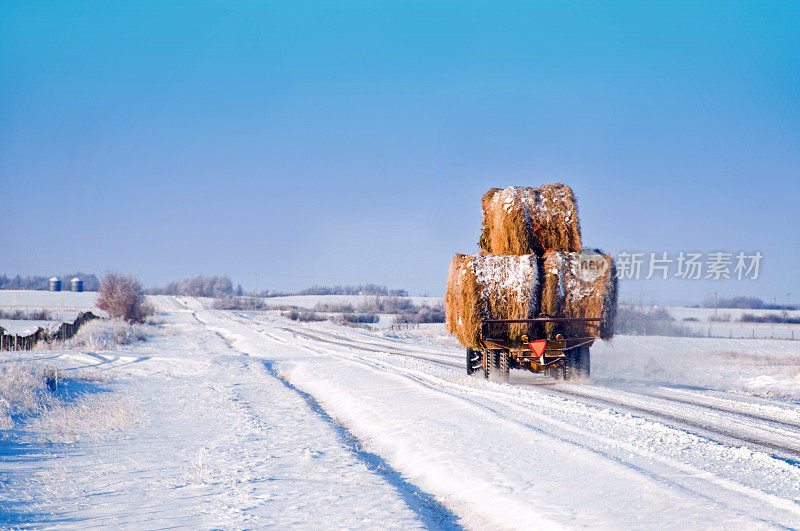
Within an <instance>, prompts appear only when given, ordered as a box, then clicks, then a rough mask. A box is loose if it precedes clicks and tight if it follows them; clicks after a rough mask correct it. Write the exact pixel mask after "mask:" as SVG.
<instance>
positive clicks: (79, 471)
mask: <svg viewBox="0 0 800 531" xmlns="http://www.w3.org/2000/svg"><path fill="white" fill-rule="evenodd" d="M154 300H156V302H157V303H158V304H159V306H160V310H161V311H162V312H163V315H162V316H161V317H160V318H161V319H162V320H163V321H164V324H162V325H161V326H160V331H159V332H158V333H157V334H156V335H154V336H153V337H152V338H151V339H150V340H149V341H147V342H145V343H141V344H135V345H131V346H128V347H125V348H123V349H121V350H118V351H100V352H81V351H45V352H35V351H34V352H21V353H13V354H9V356H8V357H6V358H5V359H4V362H5V363H13V362H14V360H15V359H34V358H35V359H39V360H40V361H41V362H42V363H47V364H49V365H53V366H56V367H59V368H60V370H61V374H69V373H79V374H80V375H81V377H82V378H83V380H82V381H80V382H78V381H75V382H69V381H68V384H67V387H68V388H69V386H78V387H79V389H80V390H83V391H87V392H88V393H89V395H88V396H89V397H93V396H99V397H114V398H115V399H117V400H121V401H122V403H123V404H127V406H126V407H127V408H128V411H129V412H130V415H131V416H132V417H133V418H134V422H132V423H130V425H126V426H120V425H115V424H113V423H112V424H111V425H110V426H111V427H112V428H114V429H102V426H103V424H102V423H94V424H92V426H94V428H93V429H91V430H87V429H84V428H82V426H81V425H80V423H77V425H76V426H75V427H73V428H72V429H67V430H66V431H67V432H69V433H70V434H72V436H71V437H69V438H67V439H66V442H65V439H64V438H55V441H53V437H52V433H51V432H52V430H53V428H52V423H41V422H40V423H36V422H33V421H26V422H24V423H23V424H22V427H19V426H18V427H17V428H15V429H13V430H6V431H5V432H3V439H2V447H3V451H2V452H0V483H2V485H3V488H2V489H0V510H1V511H2V513H0V514H2V522H0V523H2V524H4V525H6V526H14V525H41V526H52V525H58V526H64V527H73V528H85V527H88V526H107V527H110V526H119V527H128V528H130V527H135V528H154V527H190V528H198V527H199V528H236V529H239V528H254V527H264V526H267V525H275V526H280V527H287V526H304V527H314V528H322V527H324V528H340V527H347V528H376V527H381V528H384V527H428V528H431V527H432V528H454V527H460V526H464V527H469V528H532V527H535V528H558V527H595V528H621V527H625V528H649V529H653V528H658V529H661V528H665V527H667V528H670V527H671V528H723V527H724V528H740V529H744V528H747V529H751V528H767V527H789V528H797V527H800V437H798V430H799V429H800V370H798V369H797V367H799V366H800V342H792V341H771V340H735V339H730V340H728V339H726V340H719V339H705V338H665V337H631V336H618V337H617V338H616V339H615V340H614V341H613V343H611V344H605V343H602V344H597V345H595V347H594V348H593V349H592V356H593V377H592V380H591V381H590V382H584V383H582V384H578V383H561V384H556V383H555V382H553V381H552V380H550V379H548V378H546V377H542V376H537V375H529V374H526V373H518V372H516V371H515V372H514V373H513V374H512V379H511V382H510V383H509V384H500V383H494V382H487V381H485V380H483V379H482V378H480V377H477V376H474V377H469V376H467V375H466V374H465V371H464V369H463V351H462V350H461V348H460V347H459V346H458V345H457V343H456V342H455V341H454V340H453V339H452V338H451V337H449V336H447V334H446V333H445V332H444V330H443V327H442V326H441V325H432V326H426V327H424V328H421V329H418V330H409V331H390V330H380V331H367V330H361V329H352V328H347V327H339V326H336V325H334V324H332V323H330V322H322V323H298V322H294V321H289V320H287V319H284V318H283V317H281V316H280V314H279V312H242V311H233V312H228V311H216V310H208V309H204V306H205V305H204V304H203V303H202V302H199V301H192V300H184V299H183V298H180V299H173V298H170V297H160V298H156V299H154ZM187 302H188V304H186V303H187ZM97 377H102V379H101V380H100V381H97ZM82 399H86V397H84V398H74V400H82ZM98 415H102V411H100V412H98ZM97 426H100V428H98V427H97ZM62 431H64V429H63V427H62ZM72 441H75V442H72Z"/></svg>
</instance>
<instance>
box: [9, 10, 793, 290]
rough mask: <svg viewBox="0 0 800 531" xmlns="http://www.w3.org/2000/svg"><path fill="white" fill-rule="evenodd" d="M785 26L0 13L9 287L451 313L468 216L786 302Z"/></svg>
mask: <svg viewBox="0 0 800 531" xmlns="http://www.w3.org/2000/svg"><path fill="white" fill-rule="evenodd" d="M798 111H800V3H797V2H785V3H784V2H781V3H775V2H752V3H739V2H696V1H691V2H663V3H658V2H641V3H636V2H620V3H610V2H595V1H588V2H577V1H574V2H547V3H539V2H519V3H508V2H464V1H456V2H431V1H426V2H295V1H286V2H274V3H270V2H233V1H226V2H216V3H210V2H195V1H193V2H180V3H178V2H169V1H154V2H109V1H107V0H102V1H97V2H79V1H70V2H56V1H53V2H39V1H31V0H26V1H13V0H10V1H5V2H3V3H2V4H0V194H2V206H0V241H2V245H3V252H2V255H0V272H6V273H23V274H27V273H29V274H34V273H36V274H51V273H53V272H61V271H65V270H72V269H80V270H85V271H95V272H99V273H102V272H104V271H106V270H109V269H111V270H119V271H122V272H127V273H134V274H137V275H138V276H139V277H140V278H141V280H142V281H143V282H144V283H145V284H146V285H152V284H164V283H166V282H167V281H169V280H175V279H179V278H184V277H187V276H190V275H195V274H201V273H203V274H229V275H230V276H231V277H232V278H233V280H234V282H240V283H242V284H243V285H244V286H245V287H252V283H253V280H252V279H253V273H255V272H258V274H259V285H260V287H265V288H272V289H287V290H289V289H295V288H301V287H305V286H307V285H310V284H314V283H319V284H334V283H359V282H378V283H384V284H387V285H389V286H391V287H405V288H408V289H409V290H410V291H411V292H412V293H420V292H431V293H432V294H440V293H443V291H444V282H445V277H446V274H447V267H448V264H449V260H450V257H451V256H452V255H453V254H454V253H455V252H476V251H477V246H476V241H477V238H478V234H479V230H480V205H479V198H480V195H481V194H482V193H483V191H485V190H486V189H487V188H489V187H492V186H507V185H510V184H517V185H538V184H543V183H547V182H552V181H554V180H559V179H560V180H563V181H565V182H567V183H568V184H570V185H572V186H573V188H574V189H575V191H576V193H577V195H578V197H579V200H580V210H581V218H582V224H583V229H584V243H585V244H587V245H591V246H599V247H603V248H605V249H607V250H610V251H613V252H619V251H623V250H628V251H645V252H649V251H658V252H660V251H670V252H677V251H680V250H696V251H701V252H708V251H714V250H718V249H722V250H730V251H739V250H745V251H756V250H758V251H761V252H762V253H763V254H764V261H763V264H762V272H761V279H760V280H758V281H756V282H749V283H748V282H719V283H709V282H689V281H672V282H661V281H647V282H644V281H641V282H634V283H629V284H628V285H626V287H625V290H626V291H625V293H626V294H627V295H628V296H636V297H640V298H642V299H644V300H648V301H649V300H651V299H652V300H663V301H686V302H694V301H699V300H700V299H702V298H703V297H704V296H705V295H706V294H708V293H711V292H713V291H715V290H716V291H719V292H720V293H725V294H736V293H744V294H754V295H760V296H762V297H764V298H766V299H770V300H771V299H772V298H773V297H775V298H777V299H778V300H779V301H780V300H785V299H786V293H787V292H791V293H792V294H793V295H792V299H793V300H794V301H800V282H799V281H798V269H800V267H798V266H800V238H799V237H798V233H797V230H798V222H799V221H800V212H798V206H797V203H798V198H799V197H800V112H798Z"/></svg>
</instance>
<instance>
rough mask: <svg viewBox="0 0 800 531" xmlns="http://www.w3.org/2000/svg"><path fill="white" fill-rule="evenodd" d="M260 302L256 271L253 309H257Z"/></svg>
mask: <svg viewBox="0 0 800 531" xmlns="http://www.w3.org/2000/svg"><path fill="white" fill-rule="evenodd" d="M257 304H258V273H256V289H255V291H253V311H256V310H257V309H258V308H257V307H256V305H257Z"/></svg>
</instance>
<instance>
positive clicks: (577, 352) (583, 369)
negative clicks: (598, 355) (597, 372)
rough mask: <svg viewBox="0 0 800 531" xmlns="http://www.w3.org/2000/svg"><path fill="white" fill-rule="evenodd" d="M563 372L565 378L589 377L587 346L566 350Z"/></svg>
mask: <svg viewBox="0 0 800 531" xmlns="http://www.w3.org/2000/svg"><path fill="white" fill-rule="evenodd" d="M564 373H565V379H567V380H586V379H588V378H589V375H590V374H591V361H590V357H589V347H586V346H584V347H577V348H573V349H570V350H569V351H568V352H567V360H566V364H565V365H564Z"/></svg>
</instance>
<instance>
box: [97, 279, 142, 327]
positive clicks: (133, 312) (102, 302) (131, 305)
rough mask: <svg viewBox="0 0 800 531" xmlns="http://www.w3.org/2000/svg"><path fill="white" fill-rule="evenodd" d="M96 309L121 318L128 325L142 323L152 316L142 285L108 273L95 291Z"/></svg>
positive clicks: (134, 280)
mask: <svg viewBox="0 0 800 531" xmlns="http://www.w3.org/2000/svg"><path fill="white" fill-rule="evenodd" d="M97 307H98V308H100V309H101V310H105V311H107V312H108V314H109V315H110V316H111V317H121V318H123V319H125V320H126V321H128V322H130V323H141V322H144V320H145V318H146V317H148V316H149V315H153V313H154V312H153V307H152V305H150V304H149V303H148V302H147V301H146V300H145V296H144V289H142V284H141V283H140V282H139V281H138V280H137V279H136V278H134V277H129V276H125V275H122V274H120V273H109V274H107V275H106V276H105V278H104V279H103V282H102V283H101V284H100V289H99V290H98V291H97Z"/></svg>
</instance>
